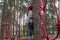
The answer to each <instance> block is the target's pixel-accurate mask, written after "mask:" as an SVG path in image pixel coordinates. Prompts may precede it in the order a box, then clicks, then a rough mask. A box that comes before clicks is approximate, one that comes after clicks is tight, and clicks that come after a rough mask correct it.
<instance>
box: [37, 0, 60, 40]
mask: <svg viewBox="0 0 60 40" xmlns="http://www.w3.org/2000/svg"><path fill="white" fill-rule="evenodd" d="M43 1H44V0H38V7H39V9H38V10H39V13H38V16H39V17H40V21H41V24H40V25H41V26H40V34H41V36H42V37H43V38H45V39H46V40H55V39H56V38H57V37H58V35H59V33H60V19H59V15H58V11H57V8H56V5H55V0H51V1H52V4H53V7H54V12H55V13H56V16H57V23H55V24H56V28H57V30H58V31H57V35H56V37H55V38H51V37H50V36H49V35H48V33H47V29H46V28H45V21H46V16H47V15H46V3H47V0H45V3H44V2H43ZM42 16H43V17H42Z"/></svg>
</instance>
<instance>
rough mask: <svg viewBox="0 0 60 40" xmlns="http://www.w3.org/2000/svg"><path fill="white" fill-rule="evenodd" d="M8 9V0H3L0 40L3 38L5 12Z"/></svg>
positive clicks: (3, 39)
mask: <svg viewBox="0 0 60 40" xmlns="http://www.w3.org/2000/svg"><path fill="white" fill-rule="evenodd" d="M7 9H8V0H4V6H3V12H2V20H1V22H2V23H1V40H5V36H6V14H7ZM3 23H4V24H3Z"/></svg>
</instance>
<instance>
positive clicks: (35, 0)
mask: <svg viewBox="0 0 60 40" xmlns="http://www.w3.org/2000/svg"><path fill="white" fill-rule="evenodd" d="M32 6H33V17H34V19H33V21H34V40H43V38H42V37H41V36H40V31H39V30H40V22H39V16H38V13H39V10H38V0H33V2H32Z"/></svg>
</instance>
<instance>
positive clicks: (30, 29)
mask: <svg viewBox="0 0 60 40" xmlns="http://www.w3.org/2000/svg"><path fill="white" fill-rule="evenodd" d="M28 26H29V34H30V36H32V35H33V33H34V27H33V23H31V24H30V25H28Z"/></svg>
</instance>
